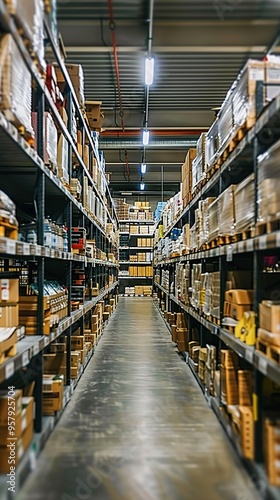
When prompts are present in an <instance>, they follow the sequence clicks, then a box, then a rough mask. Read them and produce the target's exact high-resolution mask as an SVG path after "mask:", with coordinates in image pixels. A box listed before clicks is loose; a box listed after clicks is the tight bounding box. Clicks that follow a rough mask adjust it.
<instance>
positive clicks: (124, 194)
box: [121, 191, 132, 196]
mask: <svg viewBox="0 0 280 500" xmlns="http://www.w3.org/2000/svg"><path fill="white" fill-rule="evenodd" d="M121 195H122V196H132V193H130V192H128V191H126V192H123V193H121Z"/></svg>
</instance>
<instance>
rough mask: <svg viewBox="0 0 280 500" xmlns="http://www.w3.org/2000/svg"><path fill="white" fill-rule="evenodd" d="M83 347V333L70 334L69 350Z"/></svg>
mask: <svg viewBox="0 0 280 500" xmlns="http://www.w3.org/2000/svg"><path fill="white" fill-rule="evenodd" d="M84 347H85V337H84V336H83V335H77V336H76V335H72V336H71V350H73V351H76V350H82V349H84Z"/></svg>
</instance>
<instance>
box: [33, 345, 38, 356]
mask: <svg viewBox="0 0 280 500" xmlns="http://www.w3.org/2000/svg"><path fill="white" fill-rule="evenodd" d="M38 352H39V344H38V343H37V344H35V345H34V346H33V356H36V355H37V354H38Z"/></svg>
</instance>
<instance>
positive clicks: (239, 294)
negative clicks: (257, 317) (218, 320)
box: [224, 289, 254, 320]
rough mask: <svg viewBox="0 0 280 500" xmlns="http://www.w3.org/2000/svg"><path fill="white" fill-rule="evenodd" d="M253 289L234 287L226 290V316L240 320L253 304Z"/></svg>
mask: <svg viewBox="0 0 280 500" xmlns="http://www.w3.org/2000/svg"><path fill="white" fill-rule="evenodd" d="M253 296H254V291H253V290H241V289H235V290H234V289H233V290H228V291H226V292H225V302H224V316H229V317H231V318H234V319H236V320H240V319H241V318H242V316H243V314H244V312H245V311H250V310H251V308H252V304H253Z"/></svg>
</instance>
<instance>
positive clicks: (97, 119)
mask: <svg viewBox="0 0 280 500" xmlns="http://www.w3.org/2000/svg"><path fill="white" fill-rule="evenodd" d="M101 106H102V101H86V115H87V119H88V122H89V126H90V128H91V129H92V130H96V131H98V132H100V131H101V129H102V125H103V120H104V114H103V113H102V111H101Z"/></svg>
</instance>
